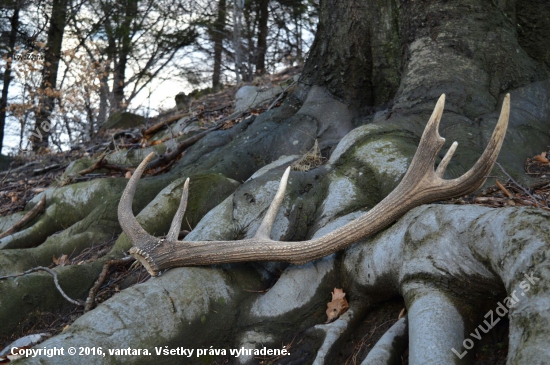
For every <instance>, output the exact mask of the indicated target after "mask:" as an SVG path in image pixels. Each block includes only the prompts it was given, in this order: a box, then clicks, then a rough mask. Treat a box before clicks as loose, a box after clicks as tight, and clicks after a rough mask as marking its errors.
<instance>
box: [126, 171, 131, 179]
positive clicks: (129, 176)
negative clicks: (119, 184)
mask: <svg viewBox="0 0 550 365" xmlns="http://www.w3.org/2000/svg"><path fill="white" fill-rule="evenodd" d="M131 177H132V171H126V178H127V179H129V178H131Z"/></svg>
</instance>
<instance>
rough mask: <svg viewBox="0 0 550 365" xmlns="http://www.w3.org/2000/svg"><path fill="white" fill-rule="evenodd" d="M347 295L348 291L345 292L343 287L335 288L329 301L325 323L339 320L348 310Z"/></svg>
mask: <svg viewBox="0 0 550 365" xmlns="http://www.w3.org/2000/svg"><path fill="white" fill-rule="evenodd" d="M345 296H346V293H344V290H343V289H338V288H334V291H333V292H332V301H331V302H329V303H327V312H326V313H327V321H326V322H325V323H330V322H333V321H335V320H337V319H338V317H340V316H341V315H342V314H344V313H345V312H346V311H347V310H348V308H349V304H348V301H347V300H346V298H345Z"/></svg>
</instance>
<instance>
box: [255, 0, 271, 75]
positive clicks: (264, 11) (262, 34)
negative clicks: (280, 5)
mask: <svg viewBox="0 0 550 365" xmlns="http://www.w3.org/2000/svg"><path fill="white" fill-rule="evenodd" d="M268 5H269V1H268V0H260V2H259V7H258V12H259V14H258V15H259V19H258V45H257V47H256V52H257V59H256V75H263V74H264V73H265V72H266V70H265V52H266V51H267V21H268V19H269V10H268Z"/></svg>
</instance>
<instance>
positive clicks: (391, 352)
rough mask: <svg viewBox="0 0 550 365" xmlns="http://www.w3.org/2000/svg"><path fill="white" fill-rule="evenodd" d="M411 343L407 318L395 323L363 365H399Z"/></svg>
mask: <svg viewBox="0 0 550 365" xmlns="http://www.w3.org/2000/svg"><path fill="white" fill-rule="evenodd" d="M408 342H409V326H408V320H407V316H406V315H405V316H404V317H402V318H401V319H400V320H398V321H397V322H395V323H394V324H393V326H391V328H390V329H389V330H387V331H386V333H385V334H384V335H383V336H382V337H381V338H380V339H379V340H378V342H377V343H376V345H374V347H373V348H372V349H371V350H370V352H369V354H368V355H367V357H366V358H365V360H363V362H362V363H361V365H388V364H397V363H400V361H398V359H399V356H400V355H401V354H402V353H403V351H405V349H406V348H407V345H408Z"/></svg>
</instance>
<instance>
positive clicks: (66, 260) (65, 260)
mask: <svg viewBox="0 0 550 365" xmlns="http://www.w3.org/2000/svg"><path fill="white" fill-rule="evenodd" d="M52 261H53V263H54V264H56V265H57V266H65V265H68V264H69V256H67V255H61V256H60V257H59V258H57V257H55V256H53V258H52Z"/></svg>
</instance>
